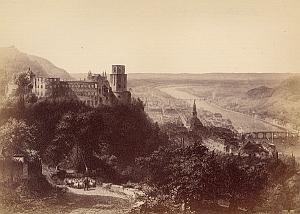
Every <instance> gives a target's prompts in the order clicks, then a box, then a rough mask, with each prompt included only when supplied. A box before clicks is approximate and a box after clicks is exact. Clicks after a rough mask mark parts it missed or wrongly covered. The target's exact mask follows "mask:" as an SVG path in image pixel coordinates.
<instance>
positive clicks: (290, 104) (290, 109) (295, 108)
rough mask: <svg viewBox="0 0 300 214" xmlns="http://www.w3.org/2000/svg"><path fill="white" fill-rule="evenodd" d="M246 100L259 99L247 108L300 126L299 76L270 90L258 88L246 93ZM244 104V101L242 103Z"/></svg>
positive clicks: (284, 81) (290, 78)
mask: <svg viewBox="0 0 300 214" xmlns="http://www.w3.org/2000/svg"><path fill="white" fill-rule="evenodd" d="M247 97H248V98H260V101H259V102H254V103H255V104H256V105H255V106H252V105H249V106H248V107H249V108H252V109H255V110H256V111H257V112H266V113H267V114H268V115H271V116H272V117H274V118H279V119H281V120H283V121H291V122H292V123H294V124H296V125H297V126H300V112H299V109H300V75H299V74H294V75H292V76H290V77H288V78H287V79H285V80H283V81H282V82H281V83H280V84H279V85H278V86H276V87H274V88H273V89H272V88H268V87H265V86H263V87H258V88H254V89H251V90H249V91H248V92H247ZM243 102H244V101H243ZM247 104H249V103H247Z"/></svg>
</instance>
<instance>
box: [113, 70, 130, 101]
mask: <svg viewBox="0 0 300 214" xmlns="http://www.w3.org/2000/svg"><path fill="white" fill-rule="evenodd" d="M110 87H111V90H112V92H113V93H114V95H115V97H116V98H117V100H118V101H119V102H120V103H123V104H126V103H129V102H130V100H131V93H130V92H129V91H127V74H126V73H125V65H112V72H111V74H110Z"/></svg>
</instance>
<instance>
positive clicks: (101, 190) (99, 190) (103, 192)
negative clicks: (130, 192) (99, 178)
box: [68, 186, 131, 200]
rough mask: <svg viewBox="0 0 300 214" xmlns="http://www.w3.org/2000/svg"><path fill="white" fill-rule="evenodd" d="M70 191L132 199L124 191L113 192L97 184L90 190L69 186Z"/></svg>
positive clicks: (80, 193)
mask: <svg viewBox="0 0 300 214" xmlns="http://www.w3.org/2000/svg"><path fill="white" fill-rule="evenodd" d="M68 191H69V192H70V193H73V194H77V195H94V196H104V197H114V198H120V199H124V200H131V198H130V197H129V196H127V195H125V194H123V193H119V192H113V191H110V190H107V189H105V188H103V187H100V186H97V187H96V188H90V189H89V190H88V191H84V190H83V189H75V188H70V187H68Z"/></svg>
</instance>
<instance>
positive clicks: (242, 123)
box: [159, 86, 282, 132]
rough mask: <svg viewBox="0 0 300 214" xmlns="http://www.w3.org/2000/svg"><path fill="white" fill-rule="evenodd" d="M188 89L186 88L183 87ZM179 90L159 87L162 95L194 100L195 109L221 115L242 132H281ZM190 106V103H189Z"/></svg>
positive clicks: (266, 124) (171, 87) (267, 124)
mask: <svg viewBox="0 0 300 214" xmlns="http://www.w3.org/2000/svg"><path fill="white" fill-rule="evenodd" d="M185 87H188V86H185ZM180 88H184V87H183V86H168V87H159V90H161V91H162V92H164V93H167V94H169V95H170V96H172V97H174V98H176V99H191V100H193V99H196V105H197V108H202V109H204V110H207V111H210V112H212V113H221V114H222V116H223V118H225V119H230V120H231V122H232V125H233V126H234V127H235V129H237V130H242V131H243V132H254V131H282V128H279V127H278V126H275V125H272V124H270V123H267V122H265V121H263V120H260V119H257V118H253V117H250V116H249V115H246V114H243V113H240V112H235V111H231V110H227V109H224V108H222V107H220V106H217V105H215V104H213V103H210V102H207V101H205V100H199V97H197V96H195V95H193V94H190V93H187V92H184V91H181V90H179V89H180ZM197 99H198V100H197ZM190 102H191V103H190V104H192V101H190Z"/></svg>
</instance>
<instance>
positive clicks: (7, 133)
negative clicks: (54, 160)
mask: <svg viewBox="0 0 300 214" xmlns="http://www.w3.org/2000/svg"><path fill="white" fill-rule="evenodd" d="M37 136H38V135H37V129H36V127H35V126H33V125H27V124H26V123H25V121H23V120H16V119H12V118H11V119H9V120H8V121H7V122H6V123H5V124H4V125H3V126H1V129H0V145H1V147H2V148H3V151H2V152H4V153H5V155H6V156H7V157H12V156H13V155H14V154H15V153H23V154H26V155H27V156H29V157H34V156H36V155H37V150H36V149H37V148H36V145H37V144H36V141H37Z"/></svg>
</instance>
